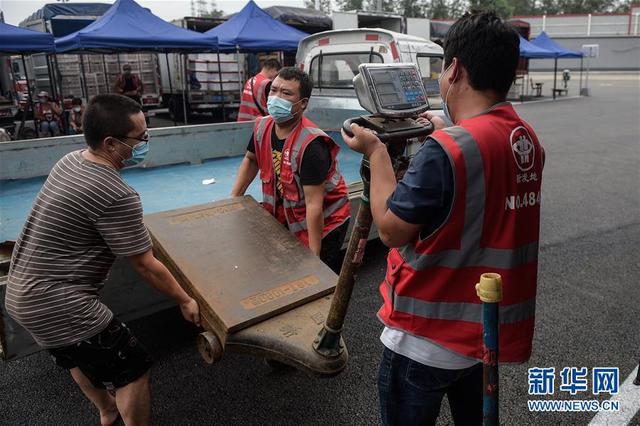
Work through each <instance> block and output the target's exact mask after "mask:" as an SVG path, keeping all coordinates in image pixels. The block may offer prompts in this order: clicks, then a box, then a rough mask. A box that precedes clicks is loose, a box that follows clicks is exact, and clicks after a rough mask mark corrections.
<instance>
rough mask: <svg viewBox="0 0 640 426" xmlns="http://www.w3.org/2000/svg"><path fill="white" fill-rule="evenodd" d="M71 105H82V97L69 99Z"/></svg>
mask: <svg viewBox="0 0 640 426" xmlns="http://www.w3.org/2000/svg"><path fill="white" fill-rule="evenodd" d="M71 105H82V99H80V98H73V99H72V100H71Z"/></svg>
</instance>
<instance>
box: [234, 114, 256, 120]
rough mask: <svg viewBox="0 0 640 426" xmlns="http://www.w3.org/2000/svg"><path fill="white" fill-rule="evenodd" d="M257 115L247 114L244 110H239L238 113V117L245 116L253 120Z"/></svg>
mask: <svg viewBox="0 0 640 426" xmlns="http://www.w3.org/2000/svg"><path fill="white" fill-rule="evenodd" d="M258 117H259V116H258V115H253V114H248V113H246V112H239V113H238V118H246V119H247V120H248V121H252V120H255V119H256V118H258Z"/></svg>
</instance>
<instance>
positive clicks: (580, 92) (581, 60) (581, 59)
mask: <svg viewBox="0 0 640 426" xmlns="http://www.w3.org/2000/svg"><path fill="white" fill-rule="evenodd" d="M583 60H584V58H583V57H582V56H581V57H580V91H579V92H578V93H579V94H580V96H582V62H583Z"/></svg>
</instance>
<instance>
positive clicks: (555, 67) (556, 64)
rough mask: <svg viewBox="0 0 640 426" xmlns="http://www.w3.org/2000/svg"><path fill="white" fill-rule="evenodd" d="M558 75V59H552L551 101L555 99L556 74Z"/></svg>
mask: <svg viewBox="0 0 640 426" xmlns="http://www.w3.org/2000/svg"><path fill="white" fill-rule="evenodd" d="M557 73H558V57H557V56H556V57H555V58H554V62H553V99H555V98H556V74H557Z"/></svg>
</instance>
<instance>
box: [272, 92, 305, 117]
mask: <svg viewBox="0 0 640 426" xmlns="http://www.w3.org/2000/svg"><path fill="white" fill-rule="evenodd" d="M301 101H302V99H300V100H299V101H298V102H296V103H295V104H297V103H299V102H301ZM295 104H294V103H292V102H291V101H288V100H286V99H282V98H279V97H277V96H269V99H268V100H267V111H268V112H269V115H270V116H271V117H273V120H274V121H275V122H276V123H286V122H287V121H289V120H291V119H293V117H295V115H294V114H292V113H291V109H292V108H293V106H294V105H295Z"/></svg>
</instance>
